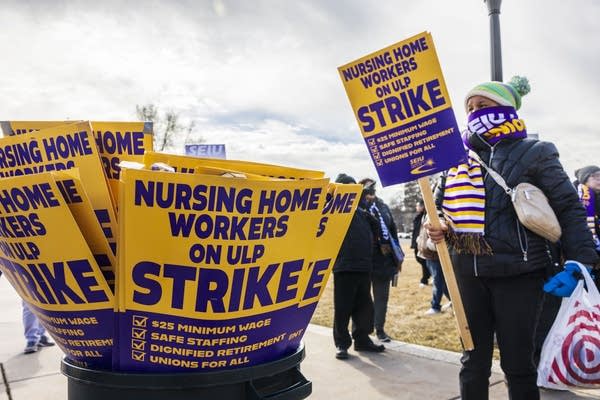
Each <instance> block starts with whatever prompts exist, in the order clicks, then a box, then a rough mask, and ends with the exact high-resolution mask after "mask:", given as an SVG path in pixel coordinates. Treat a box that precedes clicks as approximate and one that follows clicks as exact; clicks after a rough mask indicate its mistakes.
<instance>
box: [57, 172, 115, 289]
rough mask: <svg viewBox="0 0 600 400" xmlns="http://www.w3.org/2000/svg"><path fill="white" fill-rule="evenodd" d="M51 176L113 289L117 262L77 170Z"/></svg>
mask: <svg viewBox="0 0 600 400" xmlns="http://www.w3.org/2000/svg"><path fill="white" fill-rule="evenodd" d="M52 176H53V177H54V180H55V181H56V184H57V185H58V188H59V190H60V191H61V194H62V195H63V198H64V200H65V202H66V203H67V205H68V206H69V210H71V214H72V215H73V218H74V219H75V222H76V223H77V226H79V229H80V230H81V234H82V235H83V238H84V239H85V241H86V243H87V244H88V246H89V248H90V250H91V252H92V254H93V255H94V259H95V260H96V263H97V264H98V266H99V267H100V270H101V271H102V274H103V275H104V278H105V279H106V282H107V283H108V285H109V286H110V287H111V288H113V287H114V284H115V274H114V271H115V270H116V268H117V260H116V257H115V255H114V254H113V252H112V250H111V248H110V246H109V244H108V241H107V240H106V237H105V236H104V232H103V230H102V227H101V226H100V224H98V220H97V219H96V214H95V213H94V209H93V208H92V204H91V202H90V199H89V198H88V196H87V193H86V192H85V189H84V188H83V184H82V183H81V180H80V176H79V169H78V168H72V169H69V170H65V171H55V172H52Z"/></svg>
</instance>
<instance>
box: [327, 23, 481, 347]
mask: <svg viewBox="0 0 600 400" xmlns="http://www.w3.org/2000/svg"><path fill="white" fill-rule="evenodd" d="M338 72H339V75H340V78H341V79H342V82H343V84H344V88H345V89H346V93H347V95H348V98H349V100H350V104H351V106H352V110H353V111H354V115H355V117H356V120H357V122H358V125H359V127H360V130H361V133H362V136H363V138H364V139H365V143H366V144H367V147H368V149H369V153H370V155H371V159H372V160H373V163H374V164H375V168H376V170H377V174H378V175H379V178H380V180H381V184H382V185H383V186H388V185H392V184H396V183H404V182H409V181H413V180H415V179H418V181H419V187H420V188H421V192H422V193H423V200H424V203H425V208H426V210H427V214H428V216H429V220H430V222H431V224H432V226H433V227H434V228H436V229H439V228H440V226H441V223H440V221H439V218H438V213H437V210H436V207H435V203H434V201H433V196H432V194H431V187H430V186H429V182H428V180H427V178H426V177H427V176H430V175H433V174H435V173H437V172H442V171H445V170H447V169H449V168H451V167H454V166H456V165H458V164H461V163H464V162H466V161H467V155H466V152H465V150H464V146H463V143H462V139H461V137H460V132H459V130H458V126H457V124H456V118H455V116H454V111H453V110H452V105H451V103H450V96H449V94H448V90H447V89H446V84H445V82H444V77H443V75H442V70H441V67H440V64H439V61H438V58H437V54H436V51H435V46H434V44H433V39H432V37H431V35H430V34H429V33H428V32H422V33H420V34H418V35H415V36H413V37H410V38H408V39H406V40H403V41H401V42H398V43H396V44H394V45H392V46H388V47H386V48H384V49H382V50H379V51H376V52H374V53H371V54H369V55H367V56H364V57H362V58H360V59H358V60H356V61H353V62H351V63H348V64H346V65H343V66H341V67H339V68H338ZM436 247H437V251H438V255H439V257H440V261H441V264H442V270H443V272H444V276H445V277H446V284H447V286H448V291H449V293H450V297H451V299H452V306H453V309H454V314H455V317H456V321H457V325H458V330H459V332H460V335H461V338H462V341H463V346H464V348H465V349H466V350H471V349H472V348H473V340H472V337H471V334H470V331H469V326H468V323H467V318H466V316H465V312H464V309H463V307H462V301H461V298H460V293H459V291H458V285H457V283H456V277H455V276H454V271H453V268H452V263H451V261H450V255H449V253H448V249H447V247H446V242H442V243H440V244H437V245H436Z"/></svg>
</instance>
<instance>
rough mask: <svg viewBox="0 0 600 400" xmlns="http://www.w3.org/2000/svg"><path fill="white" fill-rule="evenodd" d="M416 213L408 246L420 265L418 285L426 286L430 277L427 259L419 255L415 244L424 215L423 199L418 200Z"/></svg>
mask: <svg viewBox="0 0 600 400" xmlns="http://www.w3.org/2000/svg"><path fill="white" fill-rule="evenodd" d="M416 211H417V214H416V215H415V218H414V219H413V230H412V236H411V239H410V248H411V249H414V251H415V260H417V262H418V263H419V265H420V266H421V279H420V280H419V287H421V288H423V287H425V286H427V284H428V283H429V278H431V272H430V271H429V268H428V267H427V260H425V259H424V258H423V257H419V249H418V246H417V237H418V236H419V232H421V221H423V216H424V215H425V203H424V202H423V200H419V201H418V202H417V205H416Z"/></svg>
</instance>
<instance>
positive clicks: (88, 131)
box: [0, 122, 117, 254]
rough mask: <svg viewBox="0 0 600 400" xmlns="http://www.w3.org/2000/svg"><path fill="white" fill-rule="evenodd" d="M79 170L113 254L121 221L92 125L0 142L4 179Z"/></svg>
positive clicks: (80, 124) (0, 174)
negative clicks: (45, 172) (119, 221)
mask: <svg viewBox="0 0 600 400" xmlns="http://www.w3.org/2000/svg"><path fill="white" fill-rule="evenodd" d="M75 167H77V168H79V174H80V176H81V182H82V183H83V185H84V188H85V192H86V193H87V195H88V197H89V199H90V202H91V204H92V207H93V208H94V213H95V214H96V218H97V220H98V222H99V223H100V225H101V226H102V230H103V232H104V236H105V237H106V239H107V240H108V243H109V246H110V248H111V251H112V252H113V254H116V246H117V239H116V233H117V219H116V216H115V210H114V208H113V204H112V202H111V195H110V190H109V188H108V184H107V182H106V177H105V173H104V170H103V169H102V164H101V163H100V157H99V155H98V148H97V147H96V146H95V144H94V139H93V136H92V128H91V126H90V124H89V122H78V123H74V124H69V125H60V126H56V127H53V128H47V129H43V130H40V131H38V132H36V133H35V134H28V135H16V136H9V137H4V138H1V139H0V177H3V178H6V177H10V176H19V175H25V174H35V173H40V172H44V171H61V170H66V169H70V168H75Z"/></svg>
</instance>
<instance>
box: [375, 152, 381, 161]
mask: <svg viewBox="0 0 600 400" xmlns="http://www.w3.org/2000/svg"><path fill="white" fill-rule="evenodd" d="M373 158H374V159H375V160H381V156H380V155H379V153H375V154H373Z"/></svg>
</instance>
